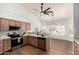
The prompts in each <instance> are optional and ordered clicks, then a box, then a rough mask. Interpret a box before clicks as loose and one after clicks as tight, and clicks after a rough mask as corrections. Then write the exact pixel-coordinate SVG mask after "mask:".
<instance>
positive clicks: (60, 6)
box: [21, 3, 73, 22]
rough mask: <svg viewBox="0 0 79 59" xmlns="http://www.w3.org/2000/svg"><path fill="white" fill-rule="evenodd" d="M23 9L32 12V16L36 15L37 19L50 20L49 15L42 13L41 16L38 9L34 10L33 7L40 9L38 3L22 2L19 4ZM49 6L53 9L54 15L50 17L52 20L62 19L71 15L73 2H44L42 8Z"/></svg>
mask: <svg viewBox="0 0 79 59" xmlns="http://www.w3.org/2000/svg"><path fill="white" fill-rule="evenodd" d="M21 5H22V6H23V7H24V9H25V10H27V11H28V12H30V13H32V14H33V15H34V16H36V17H38V19H40V20H42V21H45V22H48V21H51V17H50V16H47V15H44V16H43V17H42V16H41V17H40V14H39V12H38V11H35V10H33V9H37V10H39V11H40V9H41V8H40V6H41V4H40V3H22V4H21ZM48 7H51V10H53V11H54V17H52V19H54V20H64V19H70V18H71V17H72V15H73V4H72V3H44V9H46V8H48Z"/></svg>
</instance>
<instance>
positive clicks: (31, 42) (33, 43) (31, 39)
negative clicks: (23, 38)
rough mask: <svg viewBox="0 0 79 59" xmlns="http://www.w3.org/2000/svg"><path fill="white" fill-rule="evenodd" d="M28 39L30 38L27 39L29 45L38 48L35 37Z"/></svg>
mask: <svg viewBox="0 0 79 59" xmlns="http://www.w3.org/2000/svg"><path fill="white" fill-rule="evenodd" d="M29 38H30V39H29V44H30V45H33V46H35V47H38V39H37V37H34V36H30V37H29Z"/></svg>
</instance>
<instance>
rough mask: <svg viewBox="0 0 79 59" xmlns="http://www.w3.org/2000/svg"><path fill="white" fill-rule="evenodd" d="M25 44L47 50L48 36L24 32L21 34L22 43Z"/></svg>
mask: <svg viewBox="0 0 79 59" xmlns="http://www.w3.org/2000/svg"><path fill="white" fill-rule="evenodd" d="M27 44H29V45H32V46H34V47H37V48H39V49H42V50H44V51H48V50H49V49H50V38H49V37H44V36H40V35H32V34H25V35H24V36H23V45H27Z"/></svg>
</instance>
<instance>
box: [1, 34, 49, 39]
mask: <svg viewBox="0 0 79 59" xmlns="http://www.w3.org/2000/svg"><path fill="white" fill-rule="evenodd" d="M23 36H34V37H41V38H49V37H44V36H40V35H34V34H25V35H23ZM9 38H11V37H9V36H7V35H1V36H0V40H3V39H9Z"/></svg>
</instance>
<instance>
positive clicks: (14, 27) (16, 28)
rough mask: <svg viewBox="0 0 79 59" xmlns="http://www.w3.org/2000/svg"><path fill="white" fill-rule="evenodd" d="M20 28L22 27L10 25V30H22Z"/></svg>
mask: <svg viewBox="0 0 79 59" xmlns="http://www.w3.org/2000/svg"><path fill="white" fill-rule="evenodd" d="M20 29H21V27H16V26H9V31H12V30H13V31H14V30H20Z"/></svg>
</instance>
